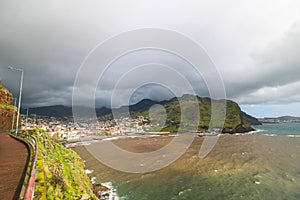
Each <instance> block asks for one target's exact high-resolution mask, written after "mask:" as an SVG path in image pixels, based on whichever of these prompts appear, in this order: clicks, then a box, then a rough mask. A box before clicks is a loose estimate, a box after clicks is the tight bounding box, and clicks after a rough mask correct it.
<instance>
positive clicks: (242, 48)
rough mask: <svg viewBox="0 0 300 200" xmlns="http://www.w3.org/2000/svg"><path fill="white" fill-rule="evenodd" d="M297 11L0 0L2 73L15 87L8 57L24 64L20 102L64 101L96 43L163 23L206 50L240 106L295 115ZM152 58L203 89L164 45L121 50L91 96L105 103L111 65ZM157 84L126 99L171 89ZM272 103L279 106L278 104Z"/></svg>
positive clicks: (210, 2) (230, 1)
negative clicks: (158, 49) (149, 49)
mask: <svg viewBox="0 0 300 200" xmlns="http://www.w3.org/2000/svg"><path fill="white" fill-rule="evenodd" d="M299 10H300V2H299V1H297V0H272V1H271V0H265V1H260V0H254V1H253V0H252V1H250V0H249V1H239V0H225V1H217V0H206V1H198V0H195V1H174V0H166V1H158V0H157V1H156V0H154V1H140V0H136V1H131V0H124V1H116V0H111V1H103V0H100V1H99V0H94V1H92V0H88V1H78V0H75V1H74V0H72V1H71V0H67V1H59V0H51V1H50V0H47V1H32V0H29V1H15V0H2V1H1V2H0V27H1V30H0V77H1V79H2V82H3V85H5V86H6V87H7V88H8V89H9V90H10V91H12V92H13V94H14V96H17V94H18V87H19V86H18V84H19V78H20V74H19V73H18V72H17V71H12V70H8V69H7V66H8V65H13V66H15V67H21V68H23V69H24V93H23V94H24V96H23V105H24V106H32V107H36V106H43V105H56V104H63V105H71V102H72V90H73V84H74V81H75V77H76V73H77V71H78V70H79V67H80V65H81V64H82V62H83V61H84V59H85V58H86V56H87V55H88V53H89V52H90V51H91V50H92V49H93V48H95V47H96V46H97V45H98V44H99V43H101V42H103V41H104V40H105V39H107V38H108V37H111V36H113V35H116V34H119V33H121V32H124V31H129V30H133V29H138V28H145V27H153V28H162V29H170V30H174V31H178V32H180V33H182V34H185V35H187V36H189V37H190V38H192V39H194V40H195V41H197V42H198V43H199V44H201V45H202V47H203V48H205V49H206V51H207V53H208V54H209V56H210V57H211V59H212V60H213V61H214V63H215V64H216V67H217V69H218V70H219V72H220V74H221V76H222V79H223V81H224V84H225V89H226V95H227V97H228V98H230V99H233V100H235V101H237V102H238V103H239V104H240V105H241V106H242V108H243V109H244V110H246V111H247V112H249V113H250V114H253V115H255V116H264V115H265V114H266V113H267V114H268V115H286V114H293V115H298V116H300V106H299V102H300V94H299V91H300V56H299V52H300V12H299ZM152 60H154V61H155V62H157V63H164V64H167V65H169V66H174V67H175V68H178V69H179V68H181V69H183V70H182V72H183V71H184V75H185V76H187V77H188V79H189V80H190V82H191V83H192V84H193V85H194V87H195V88H197V89H196V92H197V94H199V95H204V96H205V95H208V93H207V92H206V90H205V84H204V81H203V79H202V77H199V76H195V75H194V73H192V72H191V71H190V70H184V69H189V68H190V66H189V64H187V63H184V62H183V61H180V59H178V58H175V57H172V56H170V55H166V54H165V53H162V52H141V53H135V54H132V55H128V57H127V58H126V57H125V58H123V59H120V60H119V61H118V62H116V63H115V64H114V66H112V68H111V69H110V71H108V72H107V77H109V78H107V80H105V81H104V83H105V84H104V85H102V86H99V88H98V91H97V94H96V97H97V105H98V106H102V105H106V106H107V105H109V102H110V99H109V96H110V95H111V90H112V87H113V85H111V84H110V81H113V80H117V79H118V77H120V75H122V70H120V68H118V67H119V66H122V67H123V68H122V69H123V70H125V69H129V68H130V67H132V66H134V65H135V63H142V62H143V61H144V62H150V61H152ZM154 61H153V62H154ZM124 66H128V67H127V68H126V67H124ZM142 77H143V75H141V77H140V78H142ZM124 87H125V88H123V89H124V92H126V89H128V88H126V86H124ZM128 87H129V86H128ZM162 91H166V90H165V89H163V90H162V89H161V88H159V87H157V86H155V87H152V88H151V87H149V86H146V87H144V89H143V88H140V89H139V90H138V91H137V92H136V93H135V96H134V97H133V98H132V101H138V100H140V99H142V98H152V99H155V100H162V99H165V98H168V97H170V96H171V93H168V92H167V93H166V92H162ZM184 92H185V91H182V93H184ZM119 103H120V104H122V103H126V102H122V101H120V102H119ZM264 106H265V107H264ZM278 106H282V108H285V109H283V110H282V112H278V109H277V108H278ZM274 107H276V112H275V109H274ZM257 108H260V109H257ZM291 108H293V109H291ZM272 109H274V112H273V110H272ZM291 110H292V111H293V112H290V111H291Z"/></svg>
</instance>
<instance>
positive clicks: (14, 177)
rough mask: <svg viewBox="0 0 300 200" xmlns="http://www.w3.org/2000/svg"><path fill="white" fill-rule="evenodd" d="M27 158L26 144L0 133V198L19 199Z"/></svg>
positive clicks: (6, 199) (4, 199)
mask: <svg viewBox="0 0 300 200" xmlns="http://www.w3.org/2000/svg"><path fill="white" fill-rule="evenodd" d="M27 159H28V149H27V147H26V145H25V144H23V143H22V142H20V141H18V140H16V139H14V138H12V137H10V136H9V135H8V134H7V133H0V200H2V199H3V200H9V199H18V198H17V197H18V194H19V193H20V190H21V187H22V183H23V179H24V171H25V170H26V165H27Z"/></svg>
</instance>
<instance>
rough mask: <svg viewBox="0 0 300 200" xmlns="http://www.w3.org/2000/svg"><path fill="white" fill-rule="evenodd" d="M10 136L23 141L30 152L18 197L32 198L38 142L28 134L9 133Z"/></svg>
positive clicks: (30, 199)
mask: <svg viewBox="0 0 300 200" xmlns="http://www.w3.org/2000/svg"><path fill="white" fill-rule="evenodd" d="M11 136H12V137H14V138H16V139H19V140H22V141H24V142H25V143H26V144H27V145H28V147H29V149H30V151H31V152H29V153H30V158H29V162H28V166H27V167H28V168H27V171H26V175H25V178H24V182H23V186H22V190H21V193H20V196H19V198H20V199H23V200H32V199H33V197H34V187H35V174H36V164H37V158H38V143H37V141H36V139H35V138H34V137H32V136H31V135H29V134H24V133H18V136H15V135H14V134H11Z"/></svg>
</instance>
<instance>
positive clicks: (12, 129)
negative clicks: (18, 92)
mask: <svg viewBox="0 0 300 200" xmlns="http://www.w3.org/2000/svg"><path fill="white" fill-rule="evenodd" d="M16 101H17V98H13V102H14V103H13V105H14V113H13V118H12V123H11V131H10V132H11V133H13V131H14V128H15V127H14V125H15V115H16V111H15V107H16Z"/></svg>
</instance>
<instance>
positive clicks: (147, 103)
mask: <svg viewBox="0 0 300 200" xmlns="http://www.w3.org/2000/svg"><path fill="white" fill-rule="evenodd" d="M190 97H191V95H184V96H182V97H180V98H173V99H170V100H167V101H160V102H157V101H153V100H150V99H144V100H142V101H140V102H138V103H137V104H134V105H130V106H122V107H120V108H117V109H115V110H114V111H117V112H118V113H123V112H124V111H127V110H128V109H129V111H130V113H131V116H132V117H136V116H144V117H145V118H149V113H148V111H149V108H150V107H151V106H153V105H155V104H160V105H162V106H164V108H165V110H166V113H167V119H166V123H165V126H164V128H163V131H171V132H176V131H177V129H178V127H179V124H180V120H181V107H180V105H179V100H180V101H181V104H182V106H183V108H182V109H188V112H189V113H190V116H187V118H186V119H183V120H185V121H184V123H185V124H186V126H189V125H190V126H193V124H191V123H193V119H194V118H193V117H192V116H193V115H194V114H195V113H197V112H196V110H195V109H193V108H191V107H190V106H191V103H190V102H189V101H190V100H191V99H194V98H190ZM197 99H198V104H199V108H200V120H199V127H198V130H199V131H207V130H208V128H209V126H210V118H211V113H210V112H211V102H212V101H214V102H215V103H216V105H218V104H220V103H221V101H218V100H211V99H210V98H201V97H197ZM226 104H227V108H226V118H225V124H224V127H223V132H226V133H235V132H248V131H251V130H253V129H252V128H251V125H259V124H261V123H260V122H259V121H258V120H257V119H256V118H254V117H252V116H250V115H248V114H246V113H244V112H242V111H241V109H240V107H239V105H238V104H237V103H235V102H233V101H231V100H226ZM84 109H90V108H85V107H82V110H83V112H84ZM154 112H155V111H154ZM22 113H24V114H25V113H26V110H22ZM96 113H97V116H98V117H102V116H111V115H112V110H111V109H109V108H105V107H102V108H97V109H96ZM29 114H37V115H41V116H50V117H51V116H53V117H71V116H72V108H71V107H67V106H61V105H59V106H48V107H38V108H30V109H29ZM155 116H156V117H157V118H160V117H161V116H162V113H160V112H158V113H155ZM189 118H190V119H189ZM221 121H222V120H221V119H219V121H218V119H216V122H215V123H216V125H215V127H222V125H220V123H219V122H221ZM218 123H219V124H218Z"/></svg>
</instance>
